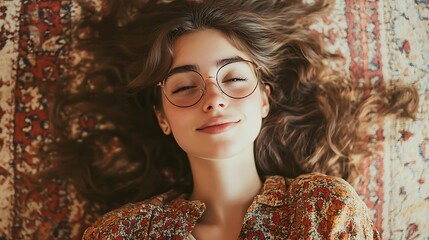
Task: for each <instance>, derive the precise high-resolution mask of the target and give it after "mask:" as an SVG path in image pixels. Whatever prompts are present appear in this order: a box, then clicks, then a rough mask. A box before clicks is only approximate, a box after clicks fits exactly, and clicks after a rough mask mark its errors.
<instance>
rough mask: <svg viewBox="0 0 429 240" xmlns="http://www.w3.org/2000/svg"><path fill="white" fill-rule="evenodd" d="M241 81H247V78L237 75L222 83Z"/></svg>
mask: <svg viewBox="0 0 429 240" xmlns="http://www.w3.org/2000/svg"><path fill="white" fill-rule="evenodd" d="M241 81H247V78H240V77H235V78H228V79H225V80H223V81H222V83H226V82H241Z"/></svg>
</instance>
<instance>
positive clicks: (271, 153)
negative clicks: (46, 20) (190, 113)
mask: <svg viewBox="0 0 429 240" xmlns="http://www.w3.org/2000/svg"><path fill="white" fill-rule="evenodd" d="M332 5H333V2H332V1H329V0H316V1H315V2H314V3H312V4H304V3H302V1H298V0H288V1H281V0H242V1H226V0H225V1H224V0H221V1H219V0H217V1H215V0H213V1H212V0H209V1H185V0H181V1H170V2H169V3H157V2H156V1H142V0H140V1H119V0H118V1H113V0H112V1H110V2H109V8H107V9H105V12H104V15H103V16H102V17H101V19H95V18H89V17H88V18H86V19H84V20H83V21H82V22H81V23H80V25H79V26H78V27H77V30H76V39H77V45H76V47H77V49H80V50H84V51H86V52H87V53H89V54H90V56H91V58H88V59H87V60H82V61H81V63H80V64H77V65H76V66H75V67H74V71H77V72H79V71H80V72H82V71H86V72H85V73H84V74H83V75H84V77H83V78H82V79H77V78H70V79H69V80H68V81H66V80H64V82H67V83H68V85H67V84H64V87H60V88H59V89H58V92H57V94H56V97H55V101H54V103H53V108H52V109H53V111H52V126H53V129H54V133H55V136H56V140H55V141H54V142H52V143H50V144H49V145H47V146H46V147H45V148H44V149H43V151H42V153H41V155H42V157H44V158H45V159H46V160H49V163H50V164H51V165H50V168H49V169H48V171H46V172H45V174H44V177H45V179H49V178H51V177H62V178H66V179H68V180H70V181H71V182H72V183H73V184H74V185H75V186H76V187H77V189H78V190H79V192H80V193H82V194H83V195H84V196H86V197H88V198H89V199H91V200H93V201H96V202H99V203H103V204H106V206H107V209H109V208H113V207H116V206H118V205H120V204H123V203H125V202H129V201H137V200H141V199H145V198H148V197H150V196H153V195H155V194H158V193H160V192H163V191H166V190H168V189H171V188H180V189H183V190H184V191H191V189H192V177H191V172H190V167H189V164H188V161H187V158H186V154H185V153H184V152H183V150H181V149H180V148H179V146H178V145H177V144H176V143H175V141H174V139H173V138H172V137H171V136H164V134H162V132H161V130H160V129H159V127H158V124H157V121H156V118H155V115H154V113H153V106H155V107H157V108H160V107H161V105H160V101H161V100H160V99H161V98H160V92H159V88H156V87H155V85H156V84H157V83H158V82H159V81H161V80H162V79H164V78H165V77H166V73H167V72H168V70H169V68H170V67H171V63H172V59H173V56H174V52H173V50H172V44H173V43H174V41H175V40H176V39H177V38H179V37H180V36H182V35H183V34H186V33H189V32H193V31H198V30H200V29H216V30H219V31H221V32H222V33H224V34H225V36H226V37H227V38H228V39H229V40H230V42H231V43H232V44H233V45H234V46H235V47H236V48H237V49H239V50H241V51H243V52H245V53H246V54H247V55H248V56H250V57H251V60H252V61H254V62H256V63H257V64H258V65H259V66H261V67H262V68H261V69H262V70H261V80H262V81H263V82H264V83H265V84H267V85H269V86H270V88H271V95H270V113H269V115H268V116H267V117H266V118H265V119H264V120H263V124H262V129H261V132H260V134H259V136H258V138H257V140H256V142H255V156H256V164H257V168H258V171H259V173H260V175H274V174H277V175H282V176H286V177H296V176H297V175H299V174H303V173H308V172H322V173H325V174H329V175H336V176H340V177H343V178H345V179H348V180H351V179H352V177H353V176H355V174H354V173H355V172H356V164H355V163H354V162H353V161H352V160H351V159H352V156H353V155H354V154H361V153H364V152H365V151H366V150H365V149H364V148H363V147H362V145H361V144H358V143H359V140H360V139H361V133H362V128H364V126H365V124H366V123H369V122H370V121H375V120H376V119H377V118H376V117H374V113H377V114H378V115H379V116H384V115H386V114H390V113H394V114H396V115H398V116H401V117H412V115H413V113H414V111H415V109H416V107H417V93H416V91H415V90H414V89H413V88H410V87H396V88H394V89H385V90H384V91H380V93H378V95H373V96H367V95H365V94H362V93H361V92H360V91H358V90H357V89H354V88H353V87H352V81H351V80H350V79H348V78H347V77H345V76H344V74H341V73H340V72H336V71H334V70H332V69H331V68H330V67H329V62H331V61H334V60H336V59H337V58H338V57H339V56H336V55H334V54H331V53H329V52H328V51H326V50H325V48H324V44H323V42H322V41H321V38H320V36H319V35H318V34H316V33H315V32H314V31H311V30H310V29H309V26H310V25H311V24H312V23H314V22H315V21H317V20H318V19H319V18H320V17H322V16H323V15H326V14H327V13H328V12H329V10H330V8H332ZM88 64H89V65H90V67H87V65H88ZM85 66H86V67H85ZM78 80H79V81H78ZM76 82H79V84H77V83H76ZM70 86H74V87H73V90H70Z"/></svg>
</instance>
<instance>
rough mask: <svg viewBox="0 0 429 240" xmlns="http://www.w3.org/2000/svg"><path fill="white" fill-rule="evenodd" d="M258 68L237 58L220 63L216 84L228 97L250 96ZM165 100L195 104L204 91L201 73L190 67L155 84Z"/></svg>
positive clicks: (204, 84)
mask: <svg viewBox="0 0 429 240" xmlns="http://www.w3.org/2000/svg"><path fill="white" fill-rule="evenodd" d="M258 70H259V67H258V66H257V65H256V64H255V63H254V62H251V61H248V60H238V61H234V62H230V63H227V64H224V65H222V66H221V67H220V68H219V69H218V71H217V72H216V83H217V85H218V87H219V89H220V90H221V91H222V92H223V93H224V94H225V95H227V96H228V97H230V98H234V99H241V98H245V97H248V96H250V95H251V94H252V93H253V92H254V91H255V89H256V88H257V87H258V83H259V80H258V79H259V78H258ZM158 86H160V87H162V89H163V92H164V95H165V97H166V98H167V100H168V101H169V102H170V103H171V104H173V105H175V106H177V107H182V108H185V107H190V106H193V105H195V104H197V103H198V102H199V101H200V100H201V98H202V97H203V96H204V94H205V93H206V83H205V81H204V78H203V76H202V75H201V74H200V73H199V72H197V71H196V70H193V69H184V70H183V71H178V72H175V73H173V74H170V75H169V76H168V77H167V78H166V79H164V80H163V81H161V82H160V83H158Z"/></svg>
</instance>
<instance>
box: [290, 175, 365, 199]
mask: <svg viewBox="0 0 429 240" xmlns="http://www.w3.org/2000/svg"><path fill="white" fill-rule="evenodd" d="M285 180H286V182H287V188H288V191H289V192H290V193H294V194H293V195H295V194H298V195H303V197H304V196H305V197H310V196H312V197H317V196H323V197H325V198H328V197H330V196H332V197H337V198H341V199H349V198H352V199H353V198H358V199H359V200H360V198H359V197H358V195H357V193H356V191H355V189H354V188H353V187H352V186H351V185H350V184H349V183H348V182H347V181H345V180H344V179H342V178H339V177H334V176H327V175H323V174H320V173H310V174H304V175H301V176H299V177H297V178H294V179H289V178H286V179H285ZM309 194H310V195H309Z"/></svg>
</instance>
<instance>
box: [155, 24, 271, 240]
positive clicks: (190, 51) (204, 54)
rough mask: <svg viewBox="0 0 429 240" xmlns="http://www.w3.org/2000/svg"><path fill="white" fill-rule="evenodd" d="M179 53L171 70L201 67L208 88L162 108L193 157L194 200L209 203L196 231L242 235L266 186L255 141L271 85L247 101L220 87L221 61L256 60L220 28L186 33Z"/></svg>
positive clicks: (176, 48) (169, 128)
mask: <svg viewBox="0 0 429 240" xmlns="http://www.w3.org/2000/svg"><path fill="white" fill-rule="evenodd" d="M173 53H174V55H173V64H172V67H171V69H173V68H175V67H178V66H183V65H195V66H197V69H198V71H199V72H200V73H201V75H202V76H203V77H204V79H205V82H206V88H207V91H206V93H205V95H204V96H203V98H202V99H201V100H200V101H199V102H198V103H197V104H196V105H194V106H191V107H188V108H180V107H177V106H174V105H173V104H171V103H170V102H169V101H168V100H167V99H166V98H165V96H164V95H163V101H162V103H163V104H162V108H163V109H162V110H160V111H156V115H157V117H158V122H159V125H160V127H161V129H163V130H164V133H165V134H173V136H174V138H175V139H176V141H177V143H178V144H179V146H180V147H181V148H182V149H183V150H184V151H185V152H186V153H187V156H188V158H189V161H190V165H191V169H192V175H193V180H194V188H193V192H192V194H191V196H190V199H191V200H200V201H202V202H204V203H205V204H206V207H207V208H206V211H205V212H204V214H203V216H202V218H201V219H200V220H199V221H198V223H197V225H196V227H195V229H194V230H193V232H192V234H193V236H195V237H196V238H197V239H237V237H238V235H239V232H240V229H241V226H242V222H243V218H244V215H245V213H246V210H247V209H248V208H249V206H250V204H251V202H252V200H253V198H254V197H255V196H256V195H257V194H258V193H259V192H260V190H261V187H262V181H261V179H260V178H259V176H258V173H257V171H256V165H255V159H254V152H253V143H254V140H255V139H256V137H257V135H258V134H259V131H260V128H261V122H262V118H264V117H266V116H267V114H268V111H269V102H268V95H269V88H268V87H262V88H260V87H258V88H257V90H256V91H255V92H253V94H251V95H250V96H248V97H246V98H243V99H233V98H230V97H228V96H226V95H225V94H223V93H222V92H221V91H220V89H219V88H218V86H217V84H216V80H215V78H214V76H215V75H216V72H217V70H218V68H219V66H218V64H217V63H218V62H219V61H220V60H223V59H228V58H233V57H241V58H243V59H247V60H250V58H249V56H247V55H246V54H245V53H243V52H241V51H239V50H238V49H236V48H235V47H234V46H233V45H232V44H231V43H230V42H229V41H228V39H227V38H225V36H224V35H223V34H222V33H221V32H219V31H217V30H211V29H204V30H199V31H197V32H193V33H188V34H185V35H183V36H181V37H180V38H179V39H177V41H176V42H175V43H174V45H173ZM212 76H213V77H212ZM207 126H210V127H207Z"/></svg>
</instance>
